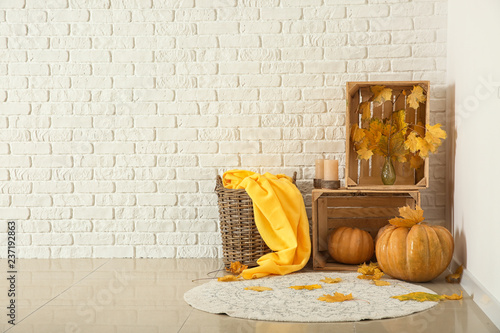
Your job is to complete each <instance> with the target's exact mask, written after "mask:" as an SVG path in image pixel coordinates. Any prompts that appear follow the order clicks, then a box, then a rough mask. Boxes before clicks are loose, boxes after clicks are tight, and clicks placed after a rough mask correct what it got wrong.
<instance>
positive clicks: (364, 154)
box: [356, 147, 373, 160]
mask: <svg viewBox="0 0 500 333" xmlns="http://www.w3.org/2000/svg"><path fill="white" fill-rule="evenodd" d="M356 153H358V158H359V159H362V160H369V159H370V157H372V155H373V151H371V150H370V149H366V148H365V147H363V148H361V149H359V150H358V151H356Z"/></svg>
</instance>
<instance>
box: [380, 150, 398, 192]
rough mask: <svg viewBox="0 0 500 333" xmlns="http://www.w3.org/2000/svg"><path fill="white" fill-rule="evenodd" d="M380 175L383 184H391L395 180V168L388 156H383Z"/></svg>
mask: <svg viewBox="0 0 500 333" xmlns="http://www.w3.org/2000/svg"><path fill="white" fill-rule="evenodd" d="M381 177H382V183H384V185H393V184H394V183H395V182H396V170H395V169H394V165H393V164H392V159H391V157H390V156H387V157H386V158H385V162H384V165H383V166H382V175H381Z"/></svg>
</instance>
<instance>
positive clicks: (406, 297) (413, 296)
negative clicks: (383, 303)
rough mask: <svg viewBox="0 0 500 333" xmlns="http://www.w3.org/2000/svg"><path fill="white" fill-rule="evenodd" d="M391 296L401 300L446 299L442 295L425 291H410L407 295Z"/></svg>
mask: <svg viewBox="0 0 500 333" xmlns="http://www.w3.org/2000/svg"><path fill="white" fill-rule="evenodd" d="M391 298H395V299H399V300H400V301H418V302H425V301H430V302H439V301H440V300H442V299H444V297H443V296H441V295H436V294H429V293H424V292H422V291H418V292H414V293H409V294H405V295H398V296H391Z"/></svg>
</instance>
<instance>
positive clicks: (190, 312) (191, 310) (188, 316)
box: [177, 308, 193, 333]
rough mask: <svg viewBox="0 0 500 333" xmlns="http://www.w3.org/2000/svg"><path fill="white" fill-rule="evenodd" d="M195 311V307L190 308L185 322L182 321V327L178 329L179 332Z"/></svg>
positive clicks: (179, 332)
mask: <svg viewBox="0 0 500 333" xmlns="http://www.w3.org/2000/svg"><path fill="white" fill-rule="evenodd" d="M192 313H193V308H191V309H190V310H189V314H188V315H187V317H186V319H185V320H184V322H183V323H182V325H181V327H180V328H179V330H178V331H177V333H181V331H182V328H183V327H184V325H186V323H187V321H188V319H189V318H190V317H191V314H192Z"/></svg>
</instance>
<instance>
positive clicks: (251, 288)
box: [245, 286, 273, 292]
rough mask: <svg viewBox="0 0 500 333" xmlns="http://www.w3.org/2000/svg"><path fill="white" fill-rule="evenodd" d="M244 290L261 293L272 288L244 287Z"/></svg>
mask: <svg viewBox="0 0 500 333" xmlns="http://www.w3.org/2000/svg"><path fill="white" fill-rule="evenodd" d="M245 290H253V291H258V292H263V291H266V290H273V288H269V287H261V286H255V287H246V288H245Z"/></svg>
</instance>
